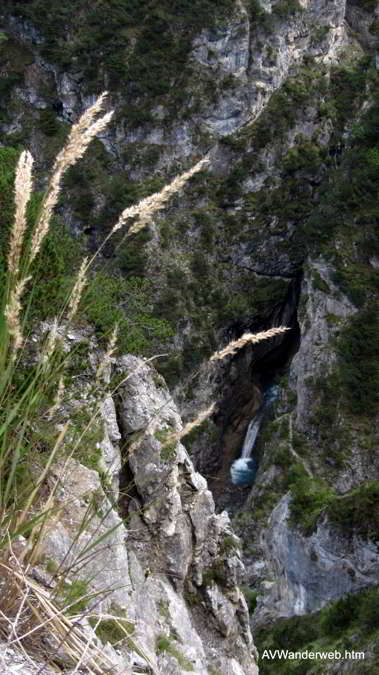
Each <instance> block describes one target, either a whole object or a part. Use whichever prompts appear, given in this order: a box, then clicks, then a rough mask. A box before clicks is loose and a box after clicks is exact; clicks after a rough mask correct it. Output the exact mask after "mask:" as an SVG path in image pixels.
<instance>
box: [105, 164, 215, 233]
mask: <svg viewBox="0 0 379 675" xmlns="http://www.w3.org/2000/svg"><path fill="white" fill-rule="evenodd" d="M208 162H209V159H208V157H204V158H203V159H201V160H200V162H198V163H197V164H195V165H194V166H193V167H192V168H191V169H189V170H188V171H185V172H184V173H182V174H181V175H180V176H177V177H176V178H175V179H174V180H173V181H172V182H171V183H170V184H169V185H165V187H164V188H163V189H162V190H161V191H160V192H155V193H154V194H153V195H150V196H149V197H145V199H141V201H140V202H138V204H135V205H133V206H129V207H128V208H126V209H125V210H124V211H123V212H122V213H121V215H120V217H119V219H118V221H117V223H116V225H115V226H114V227H113V230H112V234H113V233H114V232H117V230H119V229H120V228H121V227H123V225H125V223H126V222H127V220H129V218H134V217H136V216H138V221H137V222H136V223H134V225H132V227H131V228H130V230H129V232H128V234H134V233H135V232H138V231H139V230H141V229H142V228H143V227H145V225H147V224H148V223H150V222H151V220H152V216H153V214H154V213H155V212H156V211H159V210H160V209H161V208H163V206H164V205H165V204H166V202H167V201H168V200H169V199H170V198H171V197H172V195H174V194H175V193H176V192H179V190H181V188H182V187H183V186H184V185H185V184H186V183H187V181H188V180H189V179H190V178H191V177H192V176H194V175H195V173H198V172H199V171H201V169H203V167H204V166H205V165H206V164H207V163H208Z"/></svg>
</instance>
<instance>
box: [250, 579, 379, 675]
mask: <svg viewBox="0 0 379 675" xmlns="http://www.w3.org/2000/svg"><path fill="white" fill-rule="evenodd" d="M378 620H379V587H378V586H374V587H373V588H370V589H367V590H364V591H361V592H359V593H355V594H351V595H346V596H344V597H342V598H340V599H339V600H337V601H335V602H332V603H330V604H328V605H327V606H326V607H324V608H323V609H322V610H321V611H319V612H315V613H313V614H309V615H306V616H294V617H292V618H290V619H279V620H278V621H275V622H274V623H273V624H271V625H270V626H264V627H262V628H260V629H258V630H257V631H256V632H255V634H254V639H255V643H256V646H257V648H258V651H259V653H260V654H261V655H262V654H263V652H264V650H266V649H267V650H270V649H271V650H275V649H279V650H280V649H284V650H289V651H291V652H296V651H306V650H308V651H313V652H315V651H323V652H332V651H334V650H337V651H340V652H341V653H344V651H345V650H348V651H351V650H355V651H357V650H359V651H364V650H365V649H366V652H367V651H368V649H367V647H368V645H369V643H370V641H372V639H373V637H374V636H375V634H376V632H377V626H378ZM367 660H368V659H367V656H366V661H367ZM326 663H327V662H326V661H317V660H311V659H309V660H289V659H287V660H286V659H279V658H274V659H272V660H271V659H262V658H261V659H260V661H259V672H260V673H262V675H268V674H270V673H279V674H281V673H283V675H287V674H288V673H294V674H296V675H306V674H307V673H310V672H312V673H322V672H325V664H326ZM366 667H367V670H366ZM356 671H357V672H362V673H363V672H367V673H374V672H376V671H375V670H374V663H373V661H371V660H370V662H369V663H366V664H365V661H362V662H359V661H358V660H357V661H354V672H356Z"/></svg>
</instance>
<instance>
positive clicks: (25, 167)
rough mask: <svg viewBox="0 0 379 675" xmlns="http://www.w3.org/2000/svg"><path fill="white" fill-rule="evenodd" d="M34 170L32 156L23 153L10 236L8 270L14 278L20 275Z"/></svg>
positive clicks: (18, 171) (19, 165)
mask: <svg viewBox="0 0 379 675" xmlns="http://www.w3.org/2000/svg"><path fill="white" fill-rule="evenodd" d="M32 168H33V157H32V155H31V154H30V152H28V151H24V152H22V153H21V155H20V159H19V160H18V164H17V169H16V178H15V204H16V213H15V217H14V224H13V228H12V231H11V235H10V246H9V253H8V270H9V272H10V273H11V274H12V275H13V277H16V276H17V275H18V272H19V268H20V256H21V249H22V242H23V238H24V233H25V230H26V207H27V204H28V202H29V199H30V196H31V193H32V187H33V180H32Z"/></svg>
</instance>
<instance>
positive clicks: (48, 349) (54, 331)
mask: <svg viewBox="0 0 379 675" xmlns="http://www.w3.org/2000/svg"><path fill="white" fill-rule="evenodd" d="M57 337H58V319H57V317H55V318H54V320H53V323H52V325H51V328H50V330H49V335H48V337H47V340H46V344H45V346H44V348H43V350H42V364H43V367H44V369H46V367H47V364H48V363H49V359H50V358H51V356H52V354H53V352H54V349H55V345H56V344H57Z"/></svg>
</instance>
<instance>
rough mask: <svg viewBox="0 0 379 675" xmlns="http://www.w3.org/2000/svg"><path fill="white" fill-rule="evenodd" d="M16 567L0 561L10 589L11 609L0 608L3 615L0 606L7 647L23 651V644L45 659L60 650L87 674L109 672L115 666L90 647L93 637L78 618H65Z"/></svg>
mask: <svg viewBox="0 0 379 675" xmlns="http://www.w3.org/2000/svg"><path fill="white" fill-rule="evenodd" d="M18 567H19V569H15V568H14V567H13V566H10V564H9V563H8V564H5V563H2V562H0V568H1V572H0V577H4V578H5V579H7V580H8V581H10V582H11V586H10V588H11V589H12V602H13V604H12V608H10V607H7V608H5V607H4V609H6V612H4V610H3V609H2V607H3V605H2V604H1V605H0V607H1V609H0V631H1V633H2V634H3V636H4V637H5V638H6V639H7V642H8V646H11V645H13V644H17V645H18V646H19V647H20V648H21V649H22V650H23V651H24V645H25V646H26V647H27V649H28V651H32V652H36V653H37V654H38V658H39V659H40V658H41V657H42V656H43V655H45V657H46V658H49V657H51V656H54V651H55V653H56V652H57V651H58V650H59V649H62V650H63V651H64V652H65V654H66V656H68V657H69V658H70V660H71V661H72V663H73V664H77V663H78V662H80V663H83V666H84V667H86V668H88V669H89V672H90V673H91V672H92V673H96V674H98V675H104V673H106V672H113V669H114V667H115V666H116V665H117V664H115V663H113V662H112V661H111V659H110V658H109V657H108V656H107V655H106V654H105V653H104V651H103V649H102V648H99V647H97V646H96V645H95V644H94V636H91V635H90V636H88V635H87V634H86V633H84V631H83V630H82V628H81V627H80V626H79V625H78V622H77V618H79V619H80V618H81V617H76V618H75V621H74V620H72V619H70V618H68V617H67V616H65V615H64V614H63V610H62V609H59V608H58V607H57V606H56V604H55V602H54V601H53V600H52V598H51V596H50V592H49V591H48V590H46V589H44V588H42V587H41V586H40V585H39V584H38V583H36V582H35V581H34V580H33V579H31V578H30V577H28V576H27V575H26V574H25V573H24V572H23V569H22V567H21V566H18ZM9 595H10V594H9ZM9 617H12V618H13V621H12V619H10V618H9ZM49 652H50V653H49ZM51 652H53V653H51ZM24 653H25V652H24ZM83 654H85V655H86V657H85V659H83Z"/></svg>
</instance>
